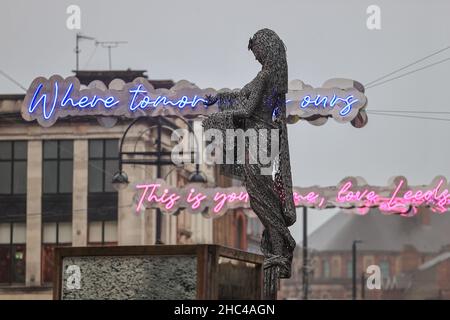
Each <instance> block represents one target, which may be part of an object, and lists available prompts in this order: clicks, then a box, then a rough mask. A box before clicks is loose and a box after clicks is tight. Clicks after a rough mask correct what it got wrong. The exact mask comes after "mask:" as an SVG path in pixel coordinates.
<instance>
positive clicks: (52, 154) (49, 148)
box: [44, 140, 58, 159]
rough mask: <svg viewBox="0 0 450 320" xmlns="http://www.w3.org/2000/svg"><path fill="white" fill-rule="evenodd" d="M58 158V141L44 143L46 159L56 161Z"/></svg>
mask: <svg viewBox="0 0 450 320" xmlns="http://www.w3.org/2000/svg"><path fill="white" fill-rule="evenodd" d="M57 157H58V142H57V141H56V140H48V141H44V159H56V158H57Z"/></svg>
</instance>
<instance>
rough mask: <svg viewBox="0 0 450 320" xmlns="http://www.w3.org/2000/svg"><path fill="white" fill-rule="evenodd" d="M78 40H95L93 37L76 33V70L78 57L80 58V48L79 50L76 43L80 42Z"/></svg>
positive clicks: (76, 69) (76, 68)
mask: <svg viewBox="0 0 450 320" xmlns="http://www.w3.org/2000/svg"><path fill="white" fill-rule="evenodd" d="M80 40H95V38H93V37H88V36H85V35H82V34H81V33H80V32H78V33H77V35H76V40H75V56H76V65H75V71H78V67H79V58H80V57H79V55H80V52H81V50H80V47H79V45H78V43H79V42H80Z"/></svg>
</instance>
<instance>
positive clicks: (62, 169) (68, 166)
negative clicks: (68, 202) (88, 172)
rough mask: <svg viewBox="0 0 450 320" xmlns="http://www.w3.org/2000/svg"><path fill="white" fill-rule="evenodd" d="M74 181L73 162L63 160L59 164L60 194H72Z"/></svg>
mask: <svg viewBox="0 0 450 320" xmlns="http://www.w3.org/2000/svg"><path fill="white" fill-rule="evenodd" d="M72 179H73V162H72V161H69V160H61V161H60V163H59V192H60V193H71V192H72Z"/></svg>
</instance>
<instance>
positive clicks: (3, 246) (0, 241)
mask: <svg viewBox="0 0 450 320" xmlns="http://www.w3.org/2000/svg"><path fill="white" fill-rule="evenodd" d="M25 243H26V225H25V223H1V224H0V283H1V284H13V283H25V261H26V260H25V253H26V246H25Z"/></svg>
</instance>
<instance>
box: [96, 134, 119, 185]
mask: <svg viewBox="0 0 450 320" xmlns="http://www.w3.org/2000/svg"><path fill="white" fill-rule="evenodd" d="M118 144H119V142H118V140H117V139H108V140H90V141H89V192H115V189H114V188H113V186H112V183H111V181H112V177H113V176H114V174H115V173H116V172H117V171H118V170H119V151H118Z"/></svg>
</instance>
